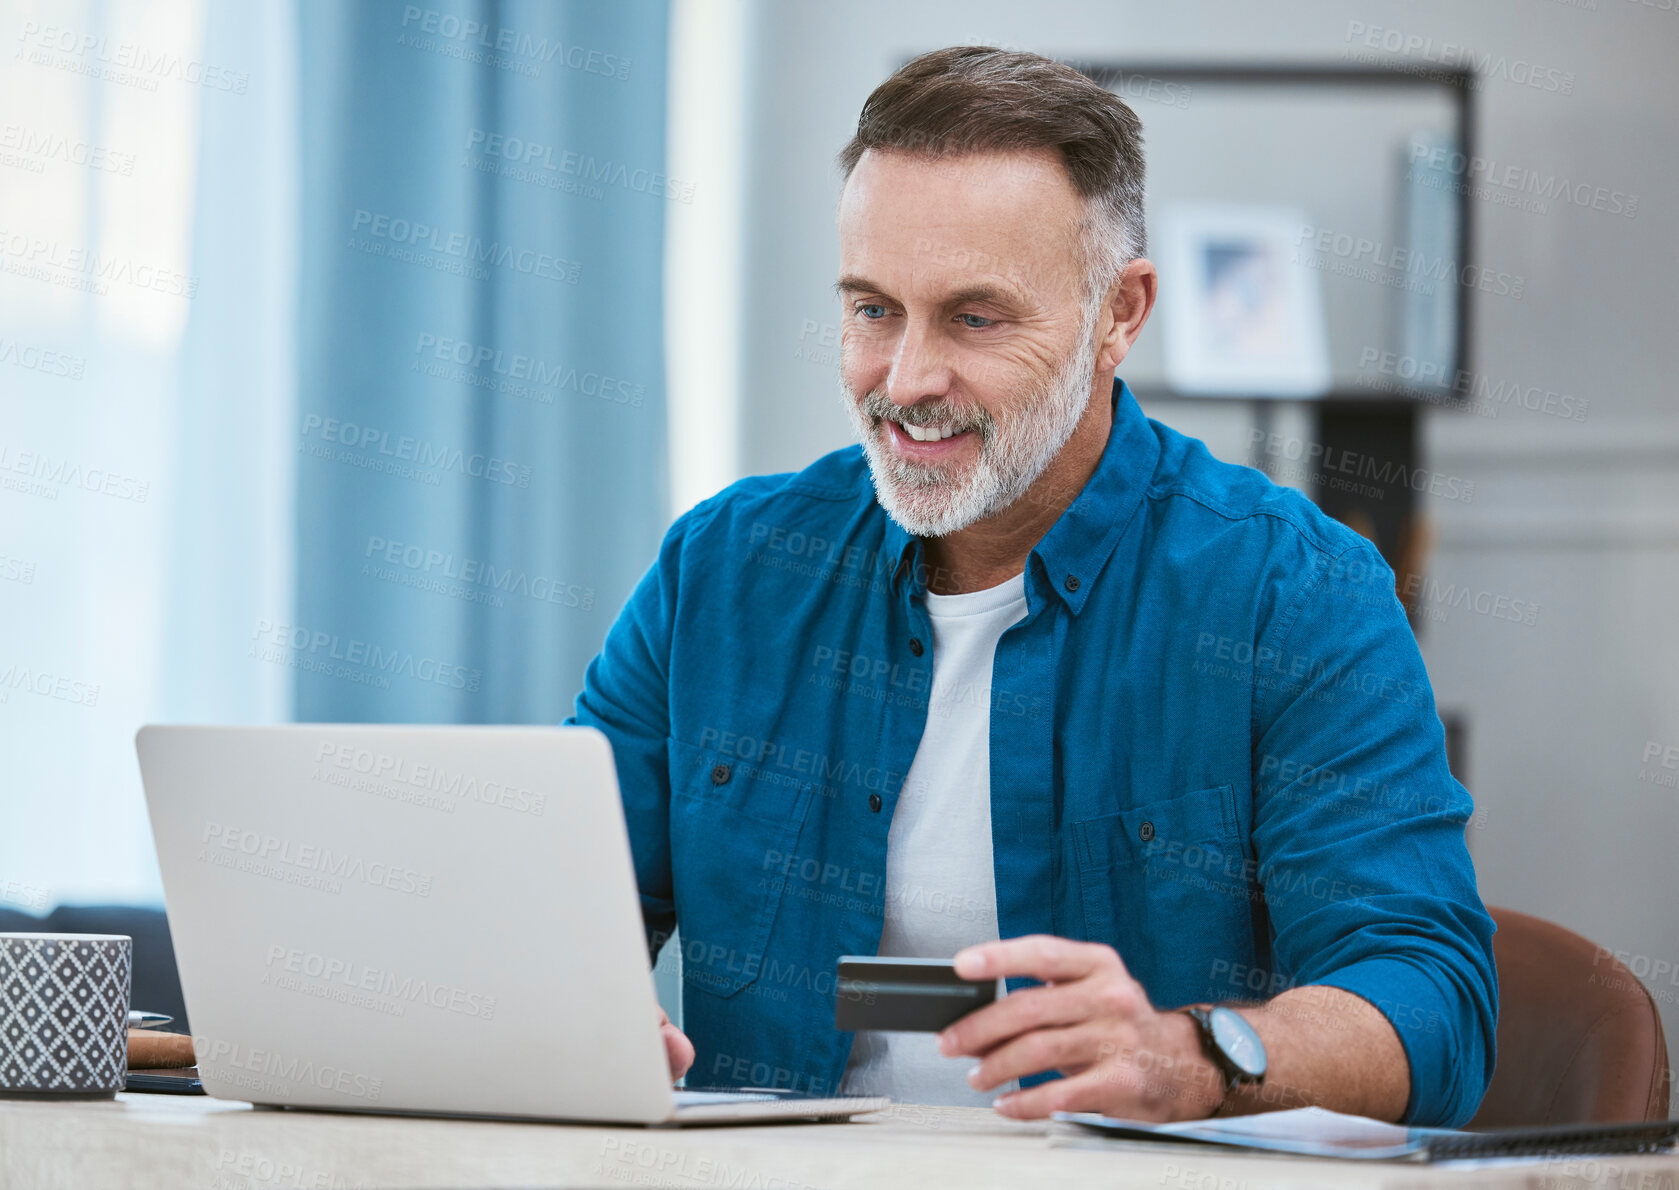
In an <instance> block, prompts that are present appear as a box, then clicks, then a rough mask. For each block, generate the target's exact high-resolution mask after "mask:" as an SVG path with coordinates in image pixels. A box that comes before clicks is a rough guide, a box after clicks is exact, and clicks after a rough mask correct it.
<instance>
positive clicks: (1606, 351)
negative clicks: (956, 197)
mask: <svg viewBox="0 0 1679 1190" xmlns="http://www.w3.org/2000/svg"><path fill="white" fill-rule="evenodd" d="M748 10H749V13H750V16H751V23H752V25H753V26H754V28H755V30H756V43H755V45H754V47H753V52H752V56H751V58H750V60H749V63H748V71H749V77H748V80H747V90H748V93H749V94H752V95H754V96H755V97H756V101H755V102H753V103H751V104H750V105H749V107H748V116H747V119H748V127H747V135H746V137H745V142H746V145H747V154H748V156H747V160H746V162H745V165H744V172H745V178H746V185H745V186H744V191H745V194H746V196H747V202H748V203H749V209H748V212H747V218H746V226H747V229H748V231H747V235H746V253H747V258H746V264H745V273H744V279H743V286H742V288H743V290H744V293H745V295H746V300H745V302H744V303H743V304H742V307H741V308H742V311H743V315H742V316H743V319H744V325H743V327H742V330H741V342H742V348H741V350H742V359H741V370H742V373H743V375H744V390H745V391H744V395H743V397H742V409H741V416H740V442H741V445H740V450H741V463H740V466H741V470H742V472H743V473H753V472H767V471H782V470H790V469H797V468H799V467H802V466H803V465H805V464H806V463H807V462H808V461H810V460H811V459H812V458H814V457H815V456H817V455H818V454H820V453H822V452H825V451H827V450H830V449H832V448H834V447H835V446H838V445H841V444H843V443H844V442H846V441H847V428H846V424H845V421H844V418H843V414H842V412H841V409H840V406H839V403H838V392H839V389H838V382H837V378H836V368H837V363H838V347H837V339H836V338H835V335H836V334H837V323H838V320H839V312H838V304H837V302H836V301H835V300H834V298H833V296H832V291H831V288H830V287H831V285H832V283H833V279H834V277H835V276H836V274H837V268H838V248H837V243H836V238H835V232H834V226H833V210H834V204H835V201H836V199H837V196H838V192H839V184H838V179H837V175H836V172H835V169H834V166H833V158H834V155H835V153H837V152H838V150H839V148H840V147H841V145H843V144H844V142H845V140H846V139H847V137H848V136H849V134H850V132H851V131H852V129H853V128H854V126H855V121H856V117H857V112H858V109H859V107H860V106H861V104H862V102H863V100H864V99H865V98H866V97H867V95H868V93H869V91H870V90H871V89H872V88H873V87H874V86H875V85H876V84H877V83H879V82H880V81H881V80H882V79H883V78H884V77H885V76H886V75H887V74H889V73H890V72H891V71H892V70H893V69H894V68H895V67H896V66H897V65H899V64H900V63H901V62H902V61H903V60H904V59H905V58H907V57H909V56H912V55H913V54H915V53H918V52H921V51H923V50H926V49H931V48H934V47H937V46H941V45H949V44H961V43H969V42H986V43H990V44H1003V45H1009V46H1015V47H1020V48H1026V49H1032V50H1038V51H1041V52H1044V53H1048V54H1052V55H1055V56H1058V57H1063V58H1070V59H1081V60H1095V59H1104V58H1106V59H1113V60H1118V61H1130V62H1138V61H1144V62H1146V61H1150V60H1155V61H1161V60H1175V61H1178V60H1186V59H1196V60H1205V59H1223V58H1228V59H1237V60H1254V59H1259V60H1271V59H1287V60H1328V61H1335V62H1344V61H1347V60H1348V59H1349V57H1352V58H1353V59H1354V60H1356V58H1357V56H1359V55H1366V56H1368V60H1373V61H1381V62H1387V63H1389V64H1392V65H1407V66H1414V67H1415V68H1416V69H1418V70H1428V69H1431V68H1434V67H1436V66H1439V65H1441V64H1442V63H1443V61H1444V59H1445V57H1446V56H1447V55H1449V54H1451V53H1453V52H1454V51H1452V50H1450V49H1448V48H1447V46H1448V44H1450V45H1453V46H1458V47H1463V46H1467V47H1472V48H1473V50H1474V51H1475V52H1476V53H1477V55H1490V59H1489V60H1488V61H1489V65H1490V66H1491V67H1492V70H1493V72H1494V74H1495V77H1490V78H1488V79H1487V81H1486V82H1485V84H1484V86H1483V87H1482V89H1481V91H1480V93H1479V105H1480V125H1479V128H1478V130H1477V131H1478V140H1479V144H1478V146H1477V149H1478V153H1479V154H1480V155H1481V156H1482V157H1483V158H1486V159H1488V161H1489V162H1490V164H1489V165H1488V166H1487V169H1486V170H1485V172H1484V173H1482V174H1480V175H1479V176H1478V177H1475V178H1471V179H1470V180H1471V181H1476V182H1483V181H1485V180H1487V179H1488V178H1491V179H1494V183H1493V184H1491V185H1487V186H1484V187H1483V188H1482V189H1480V190H1478V191H1477V197H1476V198H1475V199H1474V206H1475V215H1476V219H1477V221H1478V222H1477V228H1478V234H1479V247H1478V249H1477V252H1476V263H1478V264H1481V265H1483V266H1485V267H1487V268H1489V269H1493V268H1496V269H1499V270H1503V271H1506V272H1509V273H1511V274H1518V275H1521V276H1522V277H1523V278H1524V280H1525V285H1524V286H1523V295H1522V297H1521V298H1520V299H1513V298H1511V297H1510V296H1508V295H1505V296H1496V295H1491V294H1479V295H1477V296H1476V299H1475V308H1474V316H1475V327H1476V332H1475V333H1476V337H1477V344H1476V354H1475V367H1476V369H1477V375H1476V376H1475V377H1473V378H1471V379H1470V380H1469V382H1468V387H1470V388H1472V389H1477V390H1479V392H1480V393H1481V396H1480V398H1479V400H1478V401H1477V404H1478V406H1479V408H1480V412H1479V413H1478V414H1475V413H1471V414H1463V413H1454V412H1447V411H1444V410H1431V411H1430V412H1429V414H1428V416H1427V417H1426V418H1425V423H1424V429H1423V436H1424V444H1425V448H1424V449H1425V458H1424V461H1425V463H1426V464H1427V465H1428V466H1430V467H1431V468H1433V469H1435V470H1436V471H1439V472H1442V473H1444V474H1445V475H1446V476H1448V477H1456V478H1460V479H1463V480H1467V481H1471V482H1473V484H1474V496H1473V498H1472V499H1471V500H1462V499H1459V500H1453V501H1446V500H1439V499H1428V498H1424V499H1423V500H1422V502H1421V509H1422V511H1423V512H1424V513H1425V514H1426V515H1427V516H1428V518H1429V520H1430V522H1431V524H1432V526H1433V527H1434V530H1435V546H1434V551H1433V553H1432V556H1431V559H1430V563H1429V567H1428V571H1429V581H1430V585H1429V587H1428V588H1427V590H1426V592H1425V598H1424V600H1423V616H1424V618H1423V622H1422V625H1421V628H1420V630H1419V635H1420V637H1421V640H1422V645H1423V651H1424V654H1425V657H1426V658H1427V660H1428V663H1429V668H1430V672H1431V673H1432V675H1433V678H1434V682H1435V688H1436V694H1437V697H1438V700H1439V703H1440V705H1441V708H1442V710H1443V711H1444V712H1447V713H1452V712H1455V713H1461V714H1462V715H1463V716H1464V718H1465V721H1466V724H1467V732H1468V737H1467V738H1468V749H1467V757H1468V761H1467V771H1466V772H1465V773H1464V774H1463V776H1464V778H1465V780H1466V783H1467V784H1468V785H1469V786H1470V788H1471V790H1472V791H1473V792H1474V794H1475V796H1476V799H1477V801H1478V803H1479V806H1480V807H1481V813H1480V816H1479V818H1478V820H1477V822H1476V825H1475V827H1474V829H1472V830H1471V832H1470V834H1471V848H1472V850H1473V852H1474V855H1475V857H1476V861H1477V863H1478V866H1479V871H1480V876H1481V886H1482V893H1483V896H1484V897H1485V898H1486V900H1488V901H1489V902H1491V903H1495V904H1506V905H1512V906H1517V907H1520V908H1522V909H1525V910H1528V911H1530V912H1534V913H1538V914H1540V915H1543V916H1546V917H1549V918H1552V919H1554V920H1556V921H1558V922H1561V923H1563V924H1564V925H1567V926H1569V927H1570V928H1573V929H1575V930H1578V931H1580V932H1581V933H1583V934H1585V935H1586V936H1588V937H1590V938H1592V939H1593V940H1594V941H1596V942H1598V943H1599V944H1600V945H1602V946H1605V947H1608V948H1610V949H1613V950H1616V951H1621V952H1624V953H1623V954H1622V957H1623V959H1624V960H1627V961H1629V962H1630V964H1631V965H1632V967H1633V969H1634V971H1635V973H1637V974H1638V975H1640V976H1641V977H1643V978H1644V979H1645V982H1646V983H1647V984H1648V985H1649V986H1650V987H1651V989H1652V991H1653V992H1654V994H1655V995H1656V997H1657V999H1658V1002H1659V1003H1660V1004H1661V1007H1662V1010H1663V1012H1664V1014H1665V1015H1666V1018H1667V1032H1668V1036H1669V1038H1670V1039H1679V982H1676V980H1679V976H1676V975H1674V974H1673V972H1674V970H1675V969H1676V968H1679V915H1676V914H1675V913H1674V912H1673V907H1674V905H1675V903H1676V902H1679V863H1676V862H1675V859H1674V842H1675V840H1676V839H1679V832H1676V830H1675V825H1676V823H1679V788H1676V787H1675V786H1676V785H1679V614H1676V613H1675V610H1674V608H1675V599H1674V592H1675V591H1679V484H1676V483H1675V482H1674V479H1675V476H1676V474H1679V402H1676V401H1675V399H1674V384H1673V381H1672V380H1671V378H1670V376H1669V359H1668V352H1667V351H1666V350H1665V349H1666V348H1667V346H1668V341H1669V339H1670V337H1671V330H1670V329H1669V328H1670V326H1671V323H1672V319H1673V311H1674V310H1675V308H1676V306H1679V303H1676V301H1675V298H1676V297H1679V284H1676V282H1675V279H1674V264H1675V255H1676V250H1675V233H1674V230H1673V229H1674V227H1675V216H1676V215H1679V210H1676V207H1679V198H1676V196H1679V158H1676V155H1675V154H1674V153H1673V151H1672V148H1671V146H1672V145H1673V143H1674V139H1675V138H1674V124H1675V115H1674V113H1675V112H1676V111H1679V72H1675V71H1674V69H1673V63H1674V62H1675V61H1676V60H1679V13H1676V12H1674V11H1665V10H1662V9H1660V8H1658V7H1656V6H1654V5H1646V4H1644V3H1641V2H1639V0H1580V2H1579V3H1573V4H1569V3H1554V2H1548V0H1529V2H1526V3H1515V2H1501V3H1486V4H1479V5H1467V4H1461V3H1447V2H1440V0H1436V2H1430V3H1413V4H1401V3H1369V2H1365V3H1356V4H1346V3H1330V2H1327V0H1325V2H1301V0H1293V2H1291V3H1288V4H1286V5H1282V4H1275V5H1252V4H1248V3H1237V2H1235V0H1218V2H1204V3H1178V4H1172V5H1163V4H1144V3H1138V2H1135V0H1060V2H1057V3H1053V4H1039V5H1030V6H1027V5H1020V4H1013V3H967V4H960V5H958V4H940V3H929V2H924V0H903V2H901V3H898V4H895V5H893V6H891V9H890V13H889V16H883V15H882V13H881V11H880V10H877V9H866V8H861V9H860V8H848V7H846V6H838V5H817V4H782V3H775V2H772V0H760V2H758V3H753V4H749V5H748ZM1372 30H1376V31H1377V32H1376V33H1375V34H1374V35H1373V34H1372V33H1371V31H1372ZM1392 31H1397V33H1398V36H1397V37H1395V36H1394V34H1393V32H1392ZM1372 37H1373V39H1374V48H1372V47H1371V45H1370V43H1369V42H1368V41H1367V39H1370V38H1372ZM1396 43H1397V44H1398V45H1399V47H1400V48H1399V50H1398V51H1397V52H1390V51H1388V50H1386V49H1383V48H1382V46H1383V45H1384V44H1396ZM1419 43H1421V44H1419ZM1524 64H1525V65H1524ZM1534 67H1537V68H1538V77H1539V80H1540V84H1541V85H1539V86H1532V85H1525V84H1524V83H1523V82H1522V81H1519V80H1522V79H1525V78H1527V77H1528V74H1529V68H1534ZM1548 88H1549V89H1548ZM1133 105H1134V106H1135V107H1136V109H1137V111H1138V113H1139V115H1140V116H1141V117H1142V120H1143V123H1144V131H1145V135H1146V134H1147V131H1148V127H1149V116H1150V101H1149V100H1148V99H1147V97H1146V96H1144V97H1142V98H1139V99H1136V100H1135V101H1134V103H1133ZM1511 168H1513V169H1515V170H1517V171H1528V172H1530V173H1532V174H1533V175H1535V176H1536V177H1538V179H1539V181H1540V184H1541V185H1542V186H1544V187H1546V188H1548V189H1553V190H1554V180H1562V181H1564V182H1565V183H1567V185H1568V186H1569V188H1570V189H1569V194H1568V197H1567V198H1560V199H1559V198H1557V197H1552V198H1551V199H1550V201H1549V202H1548V203H1546V204H1545V209H1543V210H1540V209H1537V207H1535V206H1534V205H1533V204H1532V203H1531V202H1527V201H1526V200H1528V199H1531V198H1532V197H1533V195H1532V194H1531V193H1529V194H1527V195H1526V196H1525V197H1524V194H1523V191H1522V186H1523V184H1524V183H1523V181H1522V180H1521V179H1522V178H1524V177H1525V176H1526V175H1525V174H1523V173H1520V172H1518V173H1517V174H1511V173H1509V172H1508V170H1509V169H1511ZM1580 184H1585V186H1586V187H1588V189H1586V190H1578V189H1576V187H1577V186H1579V185H1580ZM1599 187H1601V188H1602V189H1603V191H1604V192H1607V193H1608V194H1610V195H1613V194H1614V193H1617V192H1618V193H1619V194H1620V195H1622V196H1623V197H1622V200H1620V201H1619V202H1618V203H1617V202H1616V200H1614V199H1613V198H1612V197H1611V198H1609V199H1606V200H1604V201H1603V202H1602V203H1601V204H1600V207H1599V209H1594V206H1593V203H1594V202H1597V201H1598V200H1597V198H1596V196H1597V194H1598V190H1597V188H1599ZM1633 196H1636V198H1637V203H1636V205H1635V206H1634V208H1633V209H1632V211H1631V212H1630V213H1628V211H1627V210H1626V206H1627V204H1626V202H1625V201H1624V200H1625V198H1628V197H1633ZM1524 203H1525V205H1524ZM1615 205H1618V206H1619V207H1620V208H1621V209H1620V211H1619V213H1615V212H1613V211H1612V210H1610V209H1605V208H1609V207H1612V206H1615ZM1170 281H1171V279H1170V278H1167V279H1166V283H1167V284H1170ZM1158 333H1159V327H1158V325H1156V326H1154V327H1151V328H1150V329H1149V331H1147V332H1145V334H1155V335H1157V334H1158ZM1120 373H1121V375H1124V369H1123V368H1122V369H1121V370H1120ZM1371 379H1372V384H1373V386H1375V387H1379V386H1380V384H1381V382H1382V378H1381V375H1380V370H1379V368H1378V369H1376V374H1374V375H1373V376H1372V378H1371ZM1547 392H1549V393H1551V394H1554V395H1553V396H1552V397H1550V398H1548V399H1547V398H1546V396H1545V394H1546V393H1547ZM1564 396H1566V397H1570V398H1572V399H1571V400H1569V401H1567V402H1564V401H1562V400H1561V399H1560V398H1561V397H1564ZM1524 402H1526V403H1528V404H1532V405H1535V406H1537V408H1533V409H1529V408H1525V407H1523V404H1524ZM1547 402H1548V405H1549V408H1548V409H1547ZM1581 409H1584V411H1585V417H1584V419H1583V420H1580V419H1579V411H1580V410H1581ZM1150 413H1151V414H1152V415H1153V416H1155V417H1158V418H1161V419H1162V420H1164V421H1167V422H1168V423H1170V424H1173V425H1175V426H1177V427H1178V428H1180V429H1183V430H1185V431H1186V432H1189V433H1193V434H1196V435H1197V436H1201V437H1203V438H1205V439H1206V440H1207V441H1208V444H1209V446H1211V447H1212V448H1213V449H1214V450H1215V451H1216V452H1218V453H1220V454H1221V455H1222V456H1223V457H1226V458H1231V459H1234V460H1236V461H1244V462H1245V461H1247V458H1246V451H1247V443H1248V434H1247V431H1248V425H1249V421H1248V418H1249V414H1248V413H1247V411H1246V410H1245V409H1244V408H1242V407H1239V406H1230V405H1194V404H1191V403H1184V402H1179V403H1173V404H1171V405H1169V406H1168V405H1165V404H1156V405H1155V406H1153V407H1151V409H1150ZM1494 414H1495V415H1496V416H1493V415H1494ZM1568 414H1573V415H1574V416H1572V417H1570V416H1567V415H1568ZM1465 591H1467V592H1469V593H1470V599H1469V601H1468V603H1467V604H1464V603H1461V602H1460V599H1459V597H1460V596H1461V594H1462V593H1463V592H1465ZM1501 596H1502V597H1503V600H1502V602H1500V600H1499V597H1501ZM1515 601H1520V602H1521V603H1522V604H1523V610H1524V612H1525V610H1526V609H1527V607H1528V605H1533V604H1536V605H1537V612H1536V614H1534V615H1533V617H1532V619H1533V621H1534V622H1533V623H1532V624H1526V623H1523V622H1521V618H1517V619H1510V618H1506V615H1507V611H1508V609H1509V608H1510V607H1511V606H1513V604H1514V603H1515ZM1476 605H1479V606H1481V607H1485V608H1488V609H1500V608H1502V609H1505V610H1504V612H1500V611H1498V610H1488V611H1487V612H1484V613H1478V612H1477V611H1476V610H1475V606H1476ZM1664 757H1665V758H1666V761H1667V765H1668V766H1674V767H1664V765H1663V763H1662V762H1663V758H1664ZM1663 782H1666V784H1663Z"/></svg>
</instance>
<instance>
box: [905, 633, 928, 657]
mask: <svg viewBox="0 0 1679 1190" xmlns="http://www.w3.org/2000/svg"><path fill="white" fill-rule="evenodd" d="M909 651H910V652H911V653H914V654H915V655H916V656H917V657H919V656H921V654H923V653H925V652H926V651H927V650H926V649H925V648H924V647H923V646H922V644H921V638H920V637H919V636H912V637H910V638H909Z"/></svg>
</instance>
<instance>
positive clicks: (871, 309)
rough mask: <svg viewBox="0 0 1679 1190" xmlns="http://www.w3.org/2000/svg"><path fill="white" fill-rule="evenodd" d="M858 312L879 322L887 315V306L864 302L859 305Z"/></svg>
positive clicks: (872, 320)
mask: <svg viewBox="0 0 1679 1190" xmlns="http://www.w3.org/2000/svg"><path fill="white" fill-rule="evenodd" d="M857 313H859V314H861V315H862V316H863V317H864V318H866V319H868V320H869V321H870V322H879V321H880V320H881V319H882V318H885V317H886V307H885V306H877V305H869V304H864V305H861V306H858V307H857Z"/></svg>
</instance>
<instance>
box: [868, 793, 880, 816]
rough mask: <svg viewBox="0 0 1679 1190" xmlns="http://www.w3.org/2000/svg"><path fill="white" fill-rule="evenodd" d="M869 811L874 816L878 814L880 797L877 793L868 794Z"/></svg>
mask: <svg viewBox="0 0 1679 1190" xmlns="http://www.w3.org/2000/svg"><path fill="white" fill-rule="evenodd" d="M869 809H870V810H871V811H873V812H874V813H876V814H879V813H880V795H879V794H878V793H871V794H869Z"/></svg>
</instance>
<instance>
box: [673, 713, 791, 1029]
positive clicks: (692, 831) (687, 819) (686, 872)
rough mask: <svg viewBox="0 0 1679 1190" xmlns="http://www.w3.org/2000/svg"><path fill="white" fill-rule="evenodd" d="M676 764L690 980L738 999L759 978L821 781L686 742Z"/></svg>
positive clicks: (681, 899) (679, 888) (676, 849)
mask: <svg viewBox="0 0 1679 1190" xmlns="http://www.w3.org/2000/svg"><path fill="white" fill-rule="evenodd" d="M666 746H667V749H668V753H669V761H670V791H671V798H670V846H671V873H672V877H673V885H674V893H675V901H676V921H677V926H678V928H679V929H680V931H681V937H682V971H683V976H682V978H683V982H684V983H685V984H686V985H688V986H689V987H693V988H697V989H699V990H701V991H704V992H708V993H710V994H712V995H715V996H722V997H729V996H733V995H735V994H736V993H738V992H739V991H740V990H741V989H742V988H744V987H746V986H747V985H748V984H750V983H752V981H753V980H755V979H757V977H758V975H759V974H760V973H761V971H762V970H763V967H764V960H765V950H766V947H767V946H768V944H769V937H770V930H771V928H772V927H773V925H774V924H775V916H776V911H777V909H778V908H779V906H780V904H781V892H782V887H783V885H782V881H781V880H780V879H779V877H778V874H779V873H780V872H783V871H785V870H786V865H787V864H788V862H789V860H790V857H792V856H794V855H796V854H797V851H798V844H799V834H800V832H801V830H802V829H803V826H804V820H805V816H806V814H807V813H808V811H809V809H810V800H811V798H812V797H813V796H814V793H815V783H814V782H810V781H800V780H798V779H796V778H793V777H791V776H788V775H786V774H783V773H777V772H775V771H773V770H766V769H763V768H760V767H758V766H755V765H753V764H752V763H750V762H748V761H743V760H741V759H740V757H738V756H734V755H730V754H728V753H725V752H719V751H717V750H715V749H708V748H699V747H695V746H694V745H692V744H688V743H685V742H683V741H681V740H676V739H670V740H667V741H666Z"/></svg>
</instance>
